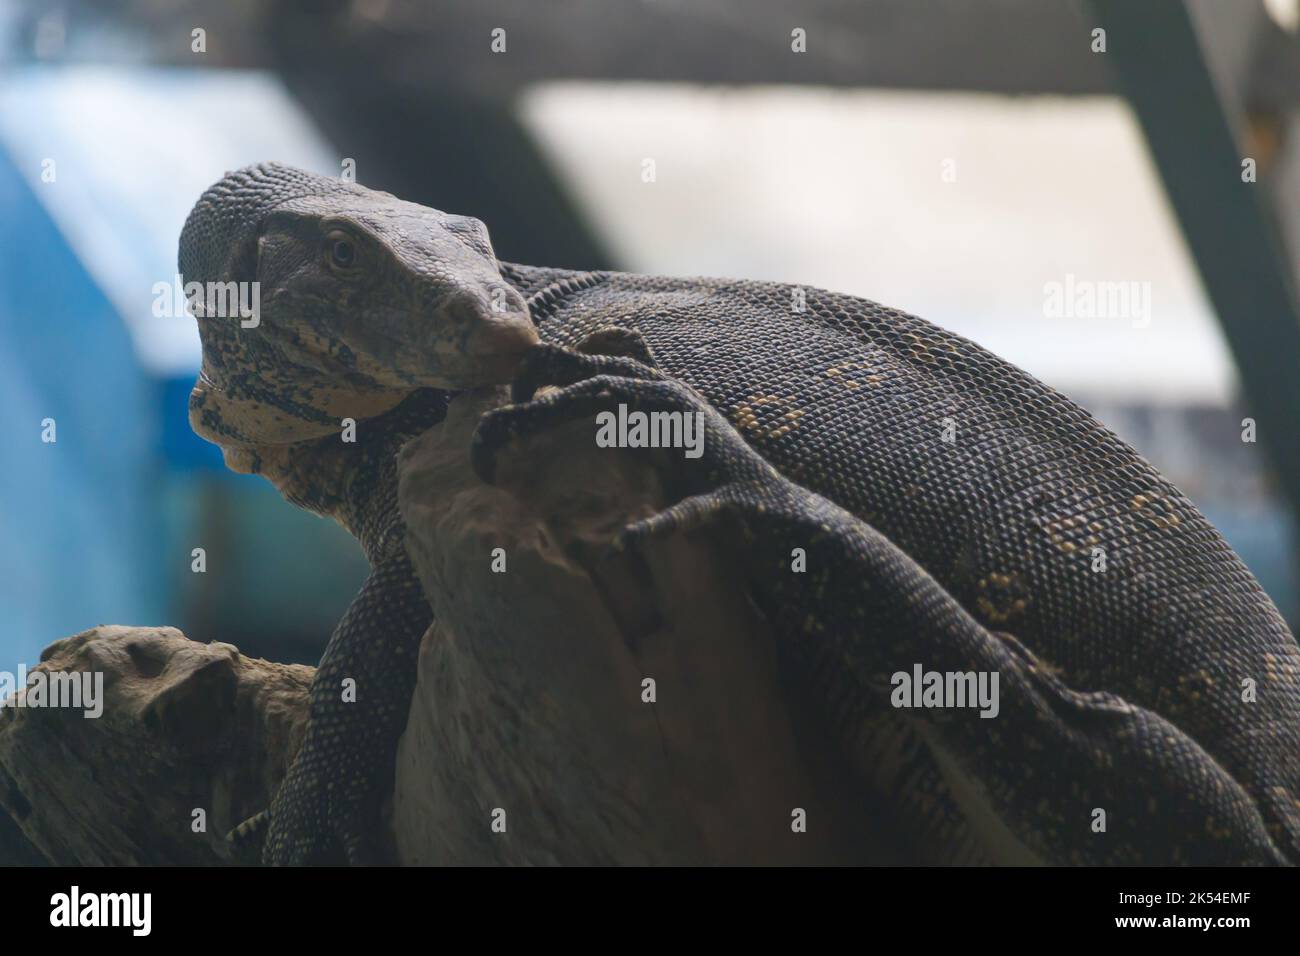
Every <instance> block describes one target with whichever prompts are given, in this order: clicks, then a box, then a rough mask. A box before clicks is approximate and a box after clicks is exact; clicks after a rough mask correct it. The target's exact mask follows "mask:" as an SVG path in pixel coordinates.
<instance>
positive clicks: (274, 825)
mask: <svg viewBox="0 0 1300 956" xmlns="http://www.w3.org/2000/svg"><path fill="white" fill-rule="evenodd" d="M389 540H390V541H391V542H393V544H391V545H390V546H389V547H388V548H387V549H386V551H385V553H384V554H383V555H382V556H380V557H378V558H377V559H376V560H375V561H374V565H373V567H372V570H371V572H370V576H369V577H368V578H367V579H366V582H365V584H364V585H363V586H362V588H361V591H360V592H359V593H358V594H357V596H356V598H355V599H353V601H352V604H351V605H350V606H349V607H348V610H347V612H346V613H345V614H344V615H343V618H342V620H340V621H339V623H338V626H337V627H336V628H335V629H334V633H333V635H332V636H331V637H330V640H329V644H328V645H327V646H326V648H325V653H324V655H323V656H322V658H321V662H320V665H319V666H318V668H317V670H316V676H315V679H314V680H313V682H312V688H311V703H310V709H309V713H308V725H307V733H306V736H305V738H304V739H303V743H302V747H301V748H300V749H299V751H298V754H297V756H296V757H295V759H294V762H293V764H292V766H291V767H290V768H289V772H288V774H287V775H286V777H285V779H284V781H283V783H282V784H281V785H280V789H279V791H278V792H277V793H276V796H275V799H274V800H273V801H272V804H271V808H270V812H269V821H268V832H267V835H266V842H265V845H264V847H263V852H262V858H263V862H264V863H267V864H271V865H301V864H308V863H339V862H344V861H346V862H348V863H350V864H353V865H361V864H370V863H377V862H380V851H379V848H378V840H377V831H378V810H379V804H380V801H381V799H382V798H383V796H384V794H386V793H387V792H389V791H390V790H391V788H392V780H393V762H394V759H395V756H396V752H397V741H398V738H399V737H400V736H401V733H402V730H403V728H404V727H405V726H406V717H407V713H408V711H409V710H410V703H411V695H412V694H413V693H414V691H415V677H416V657H417V655H418V653H419V648H420V639H421V637H422V636H423V635H424V632H425V630H426V629H427V628H428V627H429V624H430V623H431V621H432V620H433V613H432V611H431V610H430V609H429V604H428V602H427V601H426V600H425V598H424V592H423V591H422V590H421V588H420V583H419V581H418V580H417V578H416V576H415V572H414V570H413V569H412V567H411V562H410V559H409V558H408V557H407V555H406V552H405V550H404V548H403V546H402V543H401V542H402V536H401V535H392V536H391V537H390V538H389Z"/></svg>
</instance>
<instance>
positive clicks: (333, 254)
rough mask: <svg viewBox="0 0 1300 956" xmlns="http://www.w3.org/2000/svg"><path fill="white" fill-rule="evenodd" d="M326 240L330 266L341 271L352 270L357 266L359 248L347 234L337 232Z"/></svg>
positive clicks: (332, 233)
mask: <svg viewBox="0 0 1300 956" xmlns="http://www.w3.org/2000/svg"><path fill="white" fill-rule="evenodd" d="M325 239H326V243H327V245H326V248H327V249H328V250H329V259H330V265H332V266H335V267H337V268H339V269H351V268H352V267H353V266H355V265H356V264H357V246H356V243H355V242H353V241H352V237H351V236H349V235H348V234H347V233H346V232H342V231H340V230H337V229H336V230H335V231H334V232H331V233H330V234H329V235H328V236H326V237H325Z"/></svg>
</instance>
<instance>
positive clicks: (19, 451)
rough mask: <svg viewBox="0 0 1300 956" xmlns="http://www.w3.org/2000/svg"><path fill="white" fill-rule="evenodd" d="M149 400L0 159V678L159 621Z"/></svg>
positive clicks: (92, 294)
mask: <svg viewBox="0 0 1300 956" xmlns="http://www.w3.org/2000/svg"><path fill="white" fill-rule="evenodd" d="M51 188H55V187H51ZM122 241H123V242H130V241H131V237H130V236H129V235H123V236H122ZM160 393H161V386H160V385H158V384H155V383H153V382H151V381H150V380H149V379H148V378H147V377H146V376H145V375H144V373H143V372H142V370H141V369H140V367H139V364H138V362H137V360H136V357H135V354H134V352H133V349H132V346H131V342H130V340H129V337H128V334H127V331H126V329H125V328H124V327H123V324H122V322H121V321H120V320H119V318H118V317H117V315H116V312H115V310H114V309H113V308H112V306H111V305H110V304H109V303H108V301H107V300H106V299H105V298H104V296H103V294H102V293H101V292H100V290H99V289H98V288H97V287H96V285H95V284H94V283H93V282H92V281H91V279H90V277H89V276H88V275H87V274H86V272H85V270H84V269H82V267H81V265H80V263H79V262H78V260H77V257H76V256H75V255H74V254H73V252H72V250H71V249H69V248H68V246H67V245H66V243H65V242H64V240H63V237H62V236H61V235H60V233H59V232H58V230H57V229H56V228H55V227H54V225H53V224H52V223H51V221H50V219H49V217H48V216H47V215H46V214H45V211H44V209H43V208H42V206H41V205H40V203H39V202H38V201H37V199H36V197H35V196H34V195H33V194H32V192H31V191H30V189H29V188H28V186H27V185H26V183H25V182H24V179H23V177H22V176H21V175H20V174H19V172H18V170H17V169H15V168H14V166H13V163H12V161H11V159H10V157H9V156H8V155H6V154H5V153H4V152H3V151H2V150H0V669H5V670H12V669H13V668H14V667H16V666H17V664H18V662H20V661H23V662H26V663H28V664H31V663H34V662H35V660H36V659H37V657H38V656H39V653H40V650H41V648H43V647H44V646H45V645H47V644H48V643H50V642H51V641H52V640H54V639H56V638H58V637H63V636H66V635H68V634H72V633H75V632H76V631H79V630H83V629H84V628H87V627H90V626H92V625H95V624H99V623H108V622H113V623H135V624H154V623H165V621H164V610H163V609H164V607H165V602H164V584H163V582H161V581H158V580H156V575H153V574H151V573H150V571H149V569H150V568H151V567H155V566H156V564H155V563H154V562H152V561H150V560H149V554H150V549H151V547H155V546H156V543H157V542H158V541H159V540H160V538H161V529H160V528H159V527H158V523H159V518H158V511H157V509H156V508H153V507H152V506H151V503H150V498H151V495H152V493H153V489H156V488H157V487H158V474H157V470H158V468H159V465H158V458H157V457H156V449H157V448H158V445H159V434H158V430H159V428H160V421H161V419H160V416H159V407H160V401H161V394H160ZM44 418H53V419H55V421H56V423H57V436H58V440H57V442H55V443H54V444H46V443H43V442H42V441H41V420H42V419H44Z"/></svg>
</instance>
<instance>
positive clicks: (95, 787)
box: [0, 390, 888, 864]
mask: <svg viewBox="0 0 1300 956" xmlns="http://www.w3.org/2000/svg"><path fill="white" fill-rule="evenodd" d="M502 401H504V396H503V393H501V392H498V391H496V390H492V391H485V392H479V393H472V394H468V395H465V396H462V397H461V398H459V399H457V400H456V401H455V402H453V403H452V407H451V411H450V412H449V415H448V418H447V420H446V421H445V422H444V423H443V424H441V425H439V426H437V427H436V428H433V429H430V430H429V431H428V432H427V433H425V434H424V435H423V436H422V437H421V438H419V439H417V440H416V441H414V442H412V443H410V444H409V445H408V446H407V447H406V448H405V449H404V450H403V453H402V455H401V458H400V470H401V475H402V479H401V502H402V508H403V513H404V514H405V516H406V519H407V523H408V549H409V550H410V552H411V554H412V557H413V559H414V561H415V563H416V566H417V569H418V571H419V573H420V576H421V580H422V581H423V584H424V588H425V593H426V594H427V595H429V597H430V602H431V604H432V605H433V609H434V616H435V624H434V625H433V626H432V627H431V628H430V629H429V631H428V632H427V633H426V634H425V637H424V640H423V643H422V646H421V650H420V657H419V680H418V686H417V688H416V691H415V695H414V698H413V700H412V704H411V710H410V716H409V721H408V725H407V728H406V732H405V734H404V736H403V738H402V741H401V744H400V746H399V751H398V759H397V772H396V780H395V787H394V794H393V799H392V801H391V802H390V804H389V805H388V806H387V807H386V809H385V816H384V824H383V825H384V827H385V830H386V833H385V837H386V839H385V843H387V844H388V845H389V846H390V847H391V852H392V853H393V855H394V857H395V860H396V861H398V862H402V863H407V864H430V863H456V864H479V863H488V864H492V863H500V864H586V863H747V862H755V863H756V862H765V863H773V862H848V861H872V860H887V859H888V855H887V854H886V853H885V851H884V850H883V849H882V848H881V846H880V845H879V842H878V841H877V840H875V839H873V837H872V833H871V828H870V826H869V823H870V820H869V817H870V814H869V810H868V808H866V807H864V806H863V805H862V804H861V802H860V800H861V796H860V793H859V792H858V788H857V787H854V786H850V785H848V784H847V783H846V782H845V778H844V776H843V775H842V772H841V770H840V768H839V766H838V764H837V762H836V761H835V760H834V758H833V757H831V756H829V754H828V749H829V748H826V747H825V746H823V745H819V743H818V741H819V739H820V737H819V735H818V734H817V732H816V729H815V727H814V726H813V725H811V724H810V722H809V721H808V719H807V718H806V715H805V714H804V713H803V711H804V708H803V707H802V706H800V705H799V704H798V703H797V702H795V701H794V700H793V698H792V697H791V695H790V694H789V693H787V690H786V688H785V687H784V686H783V685H782V683H781V681H780V680H779V679H778V671H777V667H776V648H775V644H774V641H773V638H772V635H771V634H770V633H769V632H768V629H767V627H766V625H765V622H764V621H763V620H762V618H761V617H760V616H759V615H758V613H757V612H756V611H755V610H754V608H753V607H752V605H751V604H750V603H749V601H748V600H747V598H746V597H745V594H744V590H743V588H741V587H740V586H739V581H738V579H737V574H736V571H735V566H736V564H735V561H734V560H733V559H732V558H731V557H730V555H732V554H734V550H733V549H734V548H735V547H736V546H737V543H736V542H733V541H728V540H727V537H728V535H727V534H726V533H725V529H721V528H720V529H714V530H706V531H702V532H698V533H695V534H692V535H677V536H673V537H671V538H666V539H663V540H659V541H655V542H651V543H650V545H649V546H648V547H647V548H646V549H645V550H644V551H642V552H640V553H638V554H629V555H613V554H611V553H610V552H609V550H608V548H607V545H608V542H609V541H610V540H611V539H612V538H613V536H614V534H615V533H616V532H617V531H618V530H619V529H620V528H621V527H623V526H624V525H625V524H627V523H628V522H629V521H631V520H635V519H637V518H639V517H643V516H647V515H649V514H652V513H654V512H655V511H657V510H659V509H660V508H661V507H663V506H664V505H665V504H666V502H665V500H664V493H663V490H662V487H661V484H660V481H659V478H658V472H657V470H656V467H655V460H654V459H652V458H650V457H647V456H646V455H644V454H642V453H633V452H612V451H610V450H607V449H598V448H597V447H596V445H595V442H594V437H593V436H594V432H593V428H592V425H591V422H590V421H586V422H575V423H573V424H572V425H569V426H565V427H562V428H558V429H555V430H552V431H549V432H547V433H546V434H544V435H540V436H537V437H535V438H532V439H529V440H527V441H521V442H517V443H516V444H515V445H513V446H512V447H511V448H509V449H508V450H507V452H506V453H504V454H503V456H502V458H501V460H500V462H499V466H498V472H497V484H496V486H494V487H488V486H485V485H483V484H482V483H481V482H480V481H479V480H478V479H477V478H476V477H475V476H474V474H473V473H472V472H471V470H470V468H469V464H468V449H469V436H470V435H471V433H472V431H473V427H474V423H475V422H476V421H477V419H478V417H479V416H480V415H481V414H482V412H483V411H484V410H486V409H487V408H490V407H492V406H493V405H494V404H498V403H500V402H502ZM665 453H666V452H657V453H656V454H665ZM498 549H499V550H498ZM503 562H504V570H503V569H502V567H503ZM41 667H42V668H46V669H49V670H66V671H82V670H98V671H102V672H103V673H104V675H105V696H106V702H105V708H104V714H103V716H102V717H101V718H99V719H97V720H90V719H84V718H82V717H81V715H80V714H79V713H69V712H67V711H60V710H40V709H28V710H23V709H17V710H15V709H9V710H6V711H3V712H2V713H3V716H2V717H0V803H2V804H3V807H4V809H5V810H6V811H7V812H8V814H9V815H10V816H11V817H12V819H13V820H14V821H15V822H16V823H17V825H18V827H19V828H20V829H21V831H22V833H23V834H24V835H25V837H26V838H27V839H28V840H29V841H30V842H31V843H32V844H33V845H34V846H35V847H36V848H37V849H38V850H39V851H40V853H41V854H42V855H44V856H45V857H46V858H47V859H48V860H50V861H51V862H55V863H64V864H69V863H90V864H118V863H177V864H193V863H221V862H228V861H229V860H230V856H229V851H228V849H227V847H226V845H225V843H224V841H223V837H222V835H223V834H224V833H225V832H226V830H227V829H228V828H229V827H230V826H232V825H233V824H235V823H237V822H238V821H239V820H240V819H242V818H243V817H245V816H247V815H248V814H250V813H252V812H254V811H256V810H258V809H260V808H261V807H263V806H265V805H266V804H267V802H268V800H269V798H270V795H271V793H272V792H273V790H274V788H275V786H276V784H277V783H278V781H279V779H280V778H281V777H282V775H283V773H284V770H285V768H286V766H287V764H288V762H289V760H290V758H291V756H292V754H293V752H294V750H295V748H296V746H297V744H298V742H299V741H300V740H301V735H302V732H303V726H304V722H305V716H306V699H307V688H308V685H309V683H310V680H311V674H312V670H311V668H307V667H301V666H296V665H295V666H286V665H280V664H273V663H269V662H266V661H261V660H252V659H249V658H246V657H244V656H242V655H240V654H239V652H238V651H237V650H236V648H235V647H233V646H231V645H229V644H219V643H213V644H208V645H204V644H198V643H195V642H192V641H189V640H187V639H186V638H185V637H184V635H182V634H181V633H180V632H179V631H176V630H174V629H172V628H129V627H101V628H96V629H93V630H91V631H87V632H84V633H82V634H78V635H76V636H75V637H71V638H67V639H65V640H62V641H59V642H57V643H55V644H53V645H51V647H50V648H48V649H47V650H46V652H45V654H44V655H43V663H42V664H41ZM797 810H802V811H803V812H804V813H805V814H806V817H807V820H808V824H807V828H806V832H795V830H794V828H792V825H791V824H792V820H793V819H794V816H795V814H796V811H797ZM198 811H202V813H201V814H200V813H198ZM199 816H203V817H204V818H205V826H204V827H203V828H201V829H199V828H197V827H196V824H195V820H196V819H197V818H198V817H199Z"/></svg>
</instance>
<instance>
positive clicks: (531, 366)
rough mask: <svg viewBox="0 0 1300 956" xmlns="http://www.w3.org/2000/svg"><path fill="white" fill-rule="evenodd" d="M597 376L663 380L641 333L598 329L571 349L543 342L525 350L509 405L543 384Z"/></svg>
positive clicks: (613, 328)
mask: <svg viewBox="0 0 1300 956" xmlns="http://www.w3.org/2000/svg"><path fill="white" fill-rule="evenodd" d="M598 375H614V376H618V377H620V378H628V379H662V378H663V377H664V375H663V373H662V372H660V371H659V370H658V369H657V368H656V367H655V359H654V355H653V353H652V352H651V351H650V346H649V345H647V344H646V341H645V339H644V338H642V336H641V333H639V332H635V331H632V330H631V329H624V328H620V327H618V326H613V325H611V326H606V327H604V328H601V329H598V330H596V331H595V332H593V333H592V334H591V335H589V336H587V337H586V338H585V339H583V340H582V341H581V342H579V343H578V344H577V346H576V347H575V348H574V349H567V348H563V347H561V346H558V345H551V344H548V343H543V344H541V345H537V346H535V347H533V348H531V349H529V350H528V352H527V353H525V355H524V357H523V360H522V361H521V362H520V365H519V371H518V372H517V373H516V375H515V379H514V382H513V384H512V385H511V388H510V400H511V401H512V402H516V403H518V402H526V401H529V400H531V399H532V398H533V396H535V395H536V394H537V391H538V389H540V388H542V387H543V386H546V385H555V386H564V385H573V384H575V383H577V382H581V381H583V380H585V379H589V378H595V377H596V376H598Z"/></svg>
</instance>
